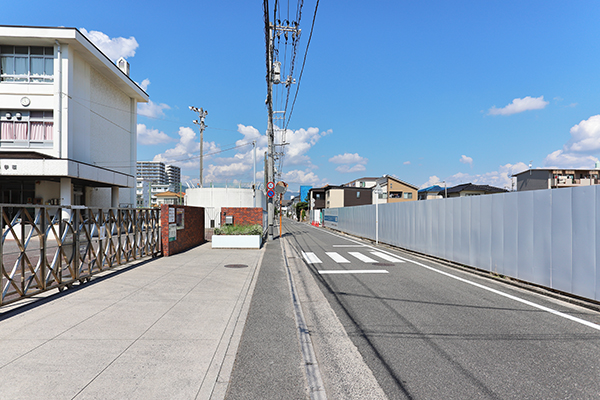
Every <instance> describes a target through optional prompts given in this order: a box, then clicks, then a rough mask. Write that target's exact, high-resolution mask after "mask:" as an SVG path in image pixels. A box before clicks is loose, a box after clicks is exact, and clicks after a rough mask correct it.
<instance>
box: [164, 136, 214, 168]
mask: <svg viewBox="0 0 600 400" xmlns="http://www.w3.org/2000/svg"><path fill="white" fill-rule="evenodd" d="M178 133H179V141H178V142H177V144H176V145H175V147H173V148H170V149H167V150H166V151H165V152H164V153H161V154H157V155H156V156H154V161H162V162H164V163H166V164H175V165H177V166H180V167H181V168H184V169H185V168H188V169H189V168H195V169H197V170H198V169H199V168H200V155H199V153H200V143H198V142H197V141H196V133H195V132H194V130H193V129H192V128H188V127H184V126H182V127H180V128H179V132H178ZM203 150H204V154H205V157H204V167H205V168H206V161H207V159H209V158H210V157H207V156H206V154H207V153H214V152H216V151H219V148H218V146H217V145H216V144H215V143H214V142H204V149H203Z"/></svg>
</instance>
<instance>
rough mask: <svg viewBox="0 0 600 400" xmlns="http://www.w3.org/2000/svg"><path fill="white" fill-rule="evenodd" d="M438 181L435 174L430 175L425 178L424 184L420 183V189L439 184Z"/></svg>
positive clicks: (439, 181)
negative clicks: (427, 178)
mask: <svg viewBox="0 0 600 400" xmlns="http://www.w3.org/2000/svg"><path fill="white" fill-rule="evenodd" d="M440 183H442V181H441V180H440V178H438V177H437V176H435V175H432V176H430V177H429V180H427V182H425V183H424V184H422V185H421V189H423V188H427V187H429V186H434V185H439V184H440Z"/></svg>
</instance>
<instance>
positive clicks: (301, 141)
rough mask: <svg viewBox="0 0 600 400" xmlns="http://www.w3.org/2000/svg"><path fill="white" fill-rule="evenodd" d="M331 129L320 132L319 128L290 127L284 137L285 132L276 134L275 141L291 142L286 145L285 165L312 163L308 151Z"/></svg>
mask: <svg viewBox="0 0 600 400" xmlns="http://www.w3.org/2000/svg"><path fill="white" fill-rule="evenodd" d="M330 133H331V130H328V131H326V132H320V131H319V128H308V129H298V130H295V131H292V130H291V129H288V130H287V131H286V132H285V137H283V132H282V131H279V132H278V133H277V135H276V139H275V143H284V142H285V143H289V144H288V145H287V146H285V165H288V166H290V165H311V162H310V157H309V156H307V155H306V153H307V152H308V151H309V150H310V149H311V148H312V147H313V146H314V145H316V144H317V142H318V141H319V140H320V139H321V138H322V137H323V136H326V135H328V134H330Z"/></svg>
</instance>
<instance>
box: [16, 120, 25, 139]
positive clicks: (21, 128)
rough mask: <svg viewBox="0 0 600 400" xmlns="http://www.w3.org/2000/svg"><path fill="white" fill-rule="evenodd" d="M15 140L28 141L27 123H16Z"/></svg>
mask: <svg viewBox="0 0 600 400" xmlns="http://www.w3.org/2000/svg"><path fill="white" fill-rule="evenodd" d="M15 139H18V140H27V122H15Z"/></svg>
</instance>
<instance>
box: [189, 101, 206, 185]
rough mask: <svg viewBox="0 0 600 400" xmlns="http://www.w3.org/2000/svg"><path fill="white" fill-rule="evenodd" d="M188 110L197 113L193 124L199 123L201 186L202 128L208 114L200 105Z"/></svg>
mask: <svg viewBox="0 0 600 400" xmlns="http://www.w3.org/2000/svg"><path fill="white" fill-rule="evenodd" d="M190 110H192V111H193V112H195V113H198V119H197V120H194V121H193V122H194V124H196V125H200V187H203V185H202V163H203V161H204V160H203V157H204V128H206V125H204V118H206V116H207V115H208V111H205V110H203V109H202V107H200V109H198V108H197V107H194V106H190Z"/></svg>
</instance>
